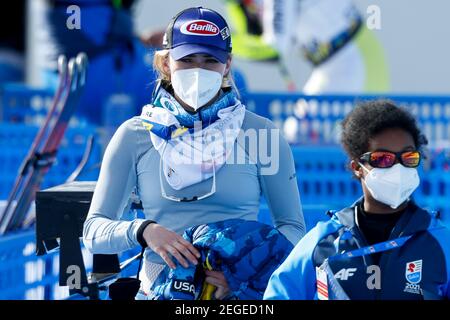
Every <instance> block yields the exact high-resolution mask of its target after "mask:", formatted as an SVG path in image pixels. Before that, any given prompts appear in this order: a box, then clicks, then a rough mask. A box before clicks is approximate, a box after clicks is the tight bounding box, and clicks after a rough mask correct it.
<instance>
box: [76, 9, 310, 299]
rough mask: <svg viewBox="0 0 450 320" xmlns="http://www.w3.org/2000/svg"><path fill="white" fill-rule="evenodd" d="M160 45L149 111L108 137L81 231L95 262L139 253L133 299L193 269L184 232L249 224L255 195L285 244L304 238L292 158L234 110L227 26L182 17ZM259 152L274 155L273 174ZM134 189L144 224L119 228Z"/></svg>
mask: <svg viewBox="0 0 450 320" xmlns="http://www.w3.org/2000/svg"><path fill="white" fill-rule="evenodd" d="M163 46H164V49H163V50H160V51H157V52H156V53H155V56H154V67H155V70H156V71H157V72H158V83H157V84H156V86H155V90H154V92H153V97H152V102H151V104H150V105H147V106H144V107H143V109H142V114H141V116H139V117H133V118H132V119H130V120H128V121H126V122H125V123H123V124H122V125H121V126H120V127H119V129H118V130H117V132H116V133H115V134H114V136H113V138H112V140H111V142H110V143H109V145H108V147H107V150H106V152H105V155H104V158H103V162H102V168H101V171H100V176H99V179H98V182H97V185H96V189H95V192H94V195H93V199H92V203H91V207H90V210H89V214H88V217H87V219H86V221H85V223H84V234H83V240H84V244H85V245H86V247H87V248H88V249H89V250H90V251H91V252H93V253H99V254H108V253H119V252H121V251H124V250H127V249H131V248H133V247H136V246H139V245H141V246H142V247H144V248H145V254H144V263H143V268H142V271H141V274H140V277H139V278H140V279H141V281H142V286H141V289H142V290H141V293H140V294H139V297H140V298H143V297H144V296H150V293H151V291H152V290H151V288H152V286H153V285H154V284H155V280H156V279H157V278H158V276H160V275H161V276H163V275H164V274H165V273H168V268H166V266H169V267H170V268H175V266H176V264H175V262H177V264H178V265H181V266H182V267H184V268H188V267H189V266H190V265H191V266H192V265H197V263H198V261H199V260H198V259H199V257H200V253H199V250H197V249H196V248H195V247H194V246H193V245H192V244H191V243H190V242H189V241H186V240H185V239H184V238H183V237H182V236H181V235H182V234H183V232H184V231H185V230H187V229H188V228H190V227H193V226H195V225H201V224H208V223H214V222H218V221H225V220H229V219H243V220H249V221H256V220H257V219H258V216H257V215H258V211H259V205H260V198H261V195H263V196H264V197H265V198H266V200H267V203H268V206H269V208H270V210H271V214H272V218H273V223H274V226H275V227H276V228H277V230H278V231H280V232H281V233H282V234H283V235H284V236H285V237H286V238H287V239H288V240H289V241H290V242H291V243H292V244H295V243H297V242H298V241H299V240H300V238H301V237H302V236H303V234H304V233H305V224H304V219H303V214H302V211H301V206H300V197H299V192H298V187H297V181H296V179H295V166H294V161H293V156H292V152H291V149H290V147H289V145H288V143H287V142H286V140H285V139H284V138H283V137H282V136H281V135H280V134H279V130H278V129H276V128H275V126H274V124H273V123H272V122H271V121H269V120H268V119H266V118H263V117H260V116H258V115H256V114H254V113H252V112H250V111H248V110H246V108H245V106H244V105H243V104H242V103H241V102H240V100H239V95H238V92H237V90H236V89H235V86H233V80H232V77H231V74H230V68H231V62H232V56H231V36H230V30H229V28H228V25H227V23H226V21H225V20H224V18H223V17H222V16H221V15H220V14H219V13H217V12H216V11H213V10H210V9H207V8H202V7H195V8H188V9H186V10H183V11H181V12H180V13H178V14H177V15H176V16H175V17H174V18H173V19H172V20H171V22H170V23H169V25H168V27H167V30H166V33H165V36H164V44H163ZM246 133H250V134H249V135H247V134H246ZM251 133H254V135H252V134H251ZM263 135H265V136H263ZM250 136H253V137H256V140H254V139H253V140H251V139H247V138H251V137H250ZM262 152H266V154H265V155H266V156H267V155H273V156H274V157H273V158H272V159H273V160H274V161H273V162H275V163H274V164H273V166H271V164H270V163H268V162H267V161H266V160H267V158H264V161H262V158H261V156H262V155H263V154H262ZM229 160H231V161H229ZM241 160H243V161H241ZM269 160H270V158H269ZM269 162H270V161H269ZM271 168H274V169H275V170H273V171H271V170H270V169H271ZM266 169H267V170H266ZM134 189H136V190H137V195H138V196H139V199H140V201H141V202H142V207H143V211H144V214H145V219H137V218H136V219H132V221H120V220H119V217H120V214H121V213H122V211H123V209H124V208H125V207H126V206H127V201H128V199H129V197H130V194H131V193H132V191H133V190H134ZM206 275H207V276H206V282H207V283H209V284H211V285H213V286H215V287H216V290H215V293H214V295H215V298H217V299H221V298H223V297H225V296H228V295H229V286H228V283H227V280H226V279H225V277H224V274H223V273H222V272H219V271H217V270H208V271H206ZM160 278H161V277H160ZM183 289H187V290H189V286H187V287H186V288H184V287H183V286H181V287H180V290H183Z"/></svg>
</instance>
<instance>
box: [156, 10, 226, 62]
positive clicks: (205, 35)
mask: <svg viewBox="0 0 450 320" xmlns="http://www.w3.org/2000/svg"><path fill="white" fill-rule="evenodd" d="M163 47H164V49H169V50H170V55H171V56H172V57H173V58H174V59H175V60H179V59H181V58H183V57H186V56H188V55H190V54H194V53H206V54H210V55H211V56H213V57H215V58H216V59H218V60H219V61H220V62H222V63H226V62H227V59H228V55H229V53H230V52H231V33H230V28H229V27H228V25H227V22H226V21H225V19H224V18H223V17H222V16H221V15H220V14H219V13H218V12H216V11H214V10H211V9H207V8H203V7H195V8H188V9H185V10H183V11H181V12H180V13H178V14H177V15H176V16H175V17H173V18H172V21H171V22H170V23H169V26H168V27H167V30H166V33H165V34H164V39H163Z"/></svg>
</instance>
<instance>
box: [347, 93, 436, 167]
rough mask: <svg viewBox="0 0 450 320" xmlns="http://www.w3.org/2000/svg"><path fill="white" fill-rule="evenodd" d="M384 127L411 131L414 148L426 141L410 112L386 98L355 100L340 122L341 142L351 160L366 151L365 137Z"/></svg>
mask: <svg viewBox="0 0 450 320" xmlns="http://www.w3.org/2000/svg"><path fill="white" fill-rule="evenodd" d="M388 128H400V129H403V130H405V131H407V132H409V133H410V134H411V136H412V137H413V139H414V143H415V145H416V148H417V149H418V150H422V148H423V147H424V146H425V145H426V144H427V143H428V141H427V139H426V137H425V136H424V135H423V134H422V132H421V131H420V129H419V127H418V126H417V123H416V120H415V119H414V117H413V115H412V114H411V113H410V112H409V111H407V110H406V109H405V108H402V107H398V106H396V105H395V103H394V102H392V101H389V100H382V99H380V100H373V101H364V102H361V103H358V104H357V106H356V107H355V108H354V109H353V110H352V111H351V112H350V113H349V114H348V115H347V116H346V117H345V119H344V121H343V122H342V136H341V143H342V145H343V146H344V149H345V151H346V152H347V154H348V155H349V156H350V158H351V159H357V158H359V157H360V156H361V155H362V154H364V153H366V152H367V151H369V140H370V139H371V138H372V137H373V136H375V135H376V134H378V133H380V132H381V131H383V130H385V129H388Z"/></svg>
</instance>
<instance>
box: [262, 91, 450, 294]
mask: <svg viewBox="0 0 450 320" xmlns="http://www.w3.org/2000/svg"><path fill="white" fill-rule="evenodd" d="M342 129H343V131H342V136H341V141H342V145H343V147H344V149H345V151H346V152H347V154H348V156H349V158H350V168H351V171H352V173H353V175H354V177H355V178H356V179H358V180H359V181H360V183H361V189H362V192H363V196H362V197H361V198H360V199H358V200H357V201H356V202H355V203H354V204H352V205H351V206H349V207H347V208H344V209H342V210H340V211H338V212H329V215H330V216H331V219H330V220H328V221H325V222H319V223H318V224H317V225H316V227H315V228H313V229H312V230H311V231H309V232H308V233H307V234H306V235H305V237H303V238H302V240H301V241H300V242H299V243H298V244H297V245H296V247H295V248H294V250H293V251H292V252H291V254H290V255H289V257H288V258H287V259H286V260H285V261H284V262H283V264H282V265H281V266H280V267H279V268H278V269H277V270H276V271H275V272H274V273H273V274H272V276H271V279H270V281H269V284H268V287H267V289H266V291H265V294H264V299H320V300H331V299H338V300H341V299H342V300H347V299H351V300H358V299H362V300H378V299H381V300H391V299H395V300H422V299H449V298H450V231H449V229H447V227H445V226H444V225H443V224H442V221H440V219H439V215H438V214H437V213H436V212H432V211H428V210H426V209H424V208H421V207H420V206H419V205H418V204H416V203H415V202H414V200H413V199H412V193H413V192H414V190H416V188H417V187H418V186H419V184H420V178H419V175H418V171H417V168H418V166H419V165H420V163H421V160H422V158H423V147H424V146H425V145H426V144H427V140H426V138H425V136H424V135H423V134H422V133H421V131H420V129H419V128H418V126H417V124H416V121H415V119H414V118H413V116H412V115H411V114H410V113H409V112H408V111H407V110H406V109H403V108H400V107H397V106H396V105H395V104H394V103H392V102H390V101H385V100H376V101H371V102H364V103H362V104H361V105H359V106H357V107H356V108H355V109H353V110H352V111H351V112H350V113H349V114H348V116H347V117H346V118H345V120H344V121H343V124H342Z"/></svg>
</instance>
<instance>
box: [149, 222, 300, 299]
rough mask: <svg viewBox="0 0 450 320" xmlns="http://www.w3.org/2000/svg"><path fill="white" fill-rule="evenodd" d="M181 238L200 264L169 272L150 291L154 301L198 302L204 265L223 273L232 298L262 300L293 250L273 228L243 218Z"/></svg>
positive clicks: (195, 230)
mask: <svg viewBox="0 0 450 320" xmlns="http://www.w3.org/2000/svg"><path fill="white" fill-rule="evenodd" d="M183 237H184V238H185V239H186V240H188V241H190V242H191V243H192V244H193V245H194V246H195V247H196V248H197V249H198V250H199V251H200V253H201V258H200V263H199V264H198V265H197V267H196V266H192V265H191V266H190V267H189V268H184V267H182V266H181V265H180V264H178V265H177V268H176V269H171V271H170V272H169V275H168V276H167V279H166V281H165V282H164V283H163V284H162V285H159V286H157V287H156V288H155V289H154V292H155V295H156V297H155V299H158V300H178V299H181V300H194V299H198V298H199V297H200V295H201V292H202V287H203V280H204V272H203V270H204V269H203V268H204V265H205V264H209V266H210V267H211V269H212V270H216V271H222V272H223V273H224V275H225V278H226V279H227V282H228V285H229V287H230V289H231V291H232V295H231V296H232V297H233V298H235V299H262V296H263V293H264V290H265V288H266V287H267V282H268V281H269V278H270V275H271V274H272V273H273V271H275V269H276V268H277V267H278V266H279V265H280V264H281V262H282V261H283V260H284V259H285V258H286V257H287V256H288V254H289V252H290V251H291V250H292V248H293V245H292V244H291V243H290V242H289V241H288V240H287V239H286V238H285V237H284V236H283V235H282V234H281V233H280V232H279V231H277V230H276V229H274V228H273V227H271V226H269V225H266V224H263V223H260V222H257V221H247V220H243V219H229V220H225V221H220V222H215V223H209V224H203V225H200V226H196V227H192V228H189V229H188V230H186V231H185V233H184V234H183Z"/></svg>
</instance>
